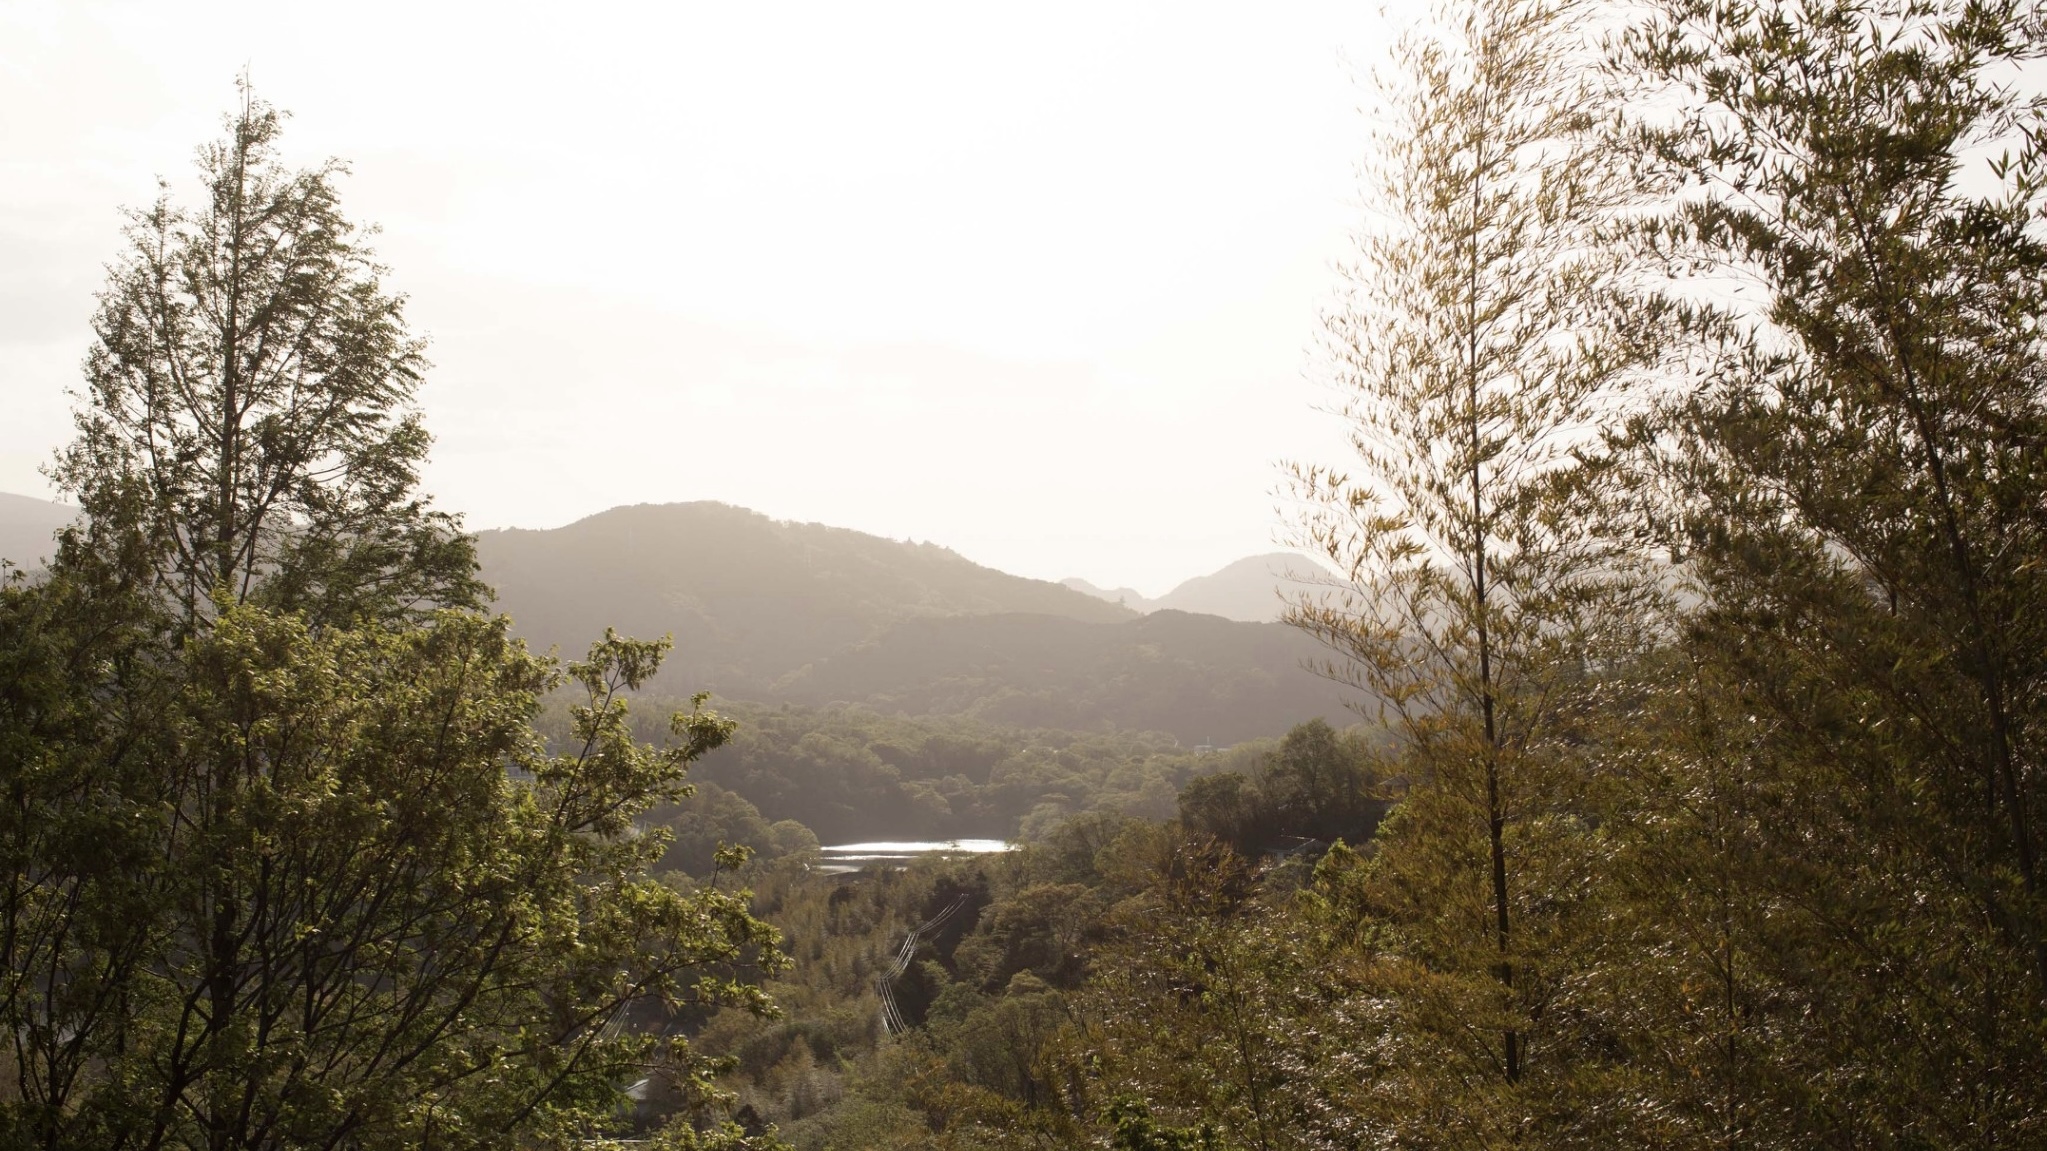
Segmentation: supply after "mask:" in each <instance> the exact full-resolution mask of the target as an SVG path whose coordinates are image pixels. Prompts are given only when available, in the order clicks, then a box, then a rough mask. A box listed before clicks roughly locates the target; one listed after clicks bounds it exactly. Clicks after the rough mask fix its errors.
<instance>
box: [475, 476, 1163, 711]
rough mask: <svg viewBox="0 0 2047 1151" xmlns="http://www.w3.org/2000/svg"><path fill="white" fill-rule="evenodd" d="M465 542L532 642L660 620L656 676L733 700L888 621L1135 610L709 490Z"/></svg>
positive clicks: (1092, 617)
mask: <svg viewBox="0 0 2047 1151" xmlns="http://www.w3.org/2000/svg"><path fill="white" fill-rule="evenodd" d="M477 554H478V556H479V558H480V559H481V561H482V564H483V578H484V580H485V581H486V582H488V583H490V584H491V585H492V586H493V587H495V588H496V589H497V592H498V608H499V610H501V611H504V612H505V613H507V614H509V615H510V616H511V617H512V620H513V626H514V628H515V629H516V630H517V631H518V632H519V634H520V635H522V636H524V637H525V638H526V639H527V640H528V641H529V642H531V643H534V644H536V645H537V646H541V647H546V646H549V645H559V646H560V647H561V648H562V651H563V653H564V654H565V655H578V654H580V653H581V650H582V646H583V645H585V644H587V643H589V641H590V640H591V639H593V638H595V637H597V636H599V635H602V634H603V631H604V628H606V627H615V628H617V629H618V630H619V631H620V632H621V633H624V634H629V635H640V636H658V635H662V634H664V633H669V632H672V633H674V635H675V653H674V655H673V656H672V657H671V658H670V661H669V665H668V669H667V670H665V671H664V673H663V679H664V680H665V681H667V682H669V683H672V684H675V685H677V686H682V685H683V684H687V683H695V684H697V685H699V686H701V687H704V688H706V689H708V690H713V691H717V692H719V693H721V694H726V695H732V696H736V697H745V698H762V697H763V696H764V693H765V692H766V691H767V689H768V688H769V687H770V686H771V685H772V684H773V683H774V682H775V681H777V680H779V679H780V678H781V677H783V676H785V675H787V674H789V673H791V672H793V671H796V670H798V669H800V668H802V667H804V666H805V665H807V664H809V663H812V662H813V661H816V660H819V659H823V658H825V657H826V656H829V655H832V654H834V653H836V652H838V651H840V650H842V649H844V648H846V647H848V646H851V645H853V644H856V643H860V642H862V641H865V640H868V639H871V638H873V637H874V636H875V635H876V634H878V633H879V632H880V631H881V630H882V629H884V628H885V627H887V626H889V625H890V624H893V623H896V622H898V621H900V620H905V619H913V618H919V617H943V616H954V615H977V614H995V613H1012V612H1020V613H1027V614H1033V615H1044V616H1052V617H1058V618H1065V619H1075V620H1083V621H1093V622H1097V623H1110V622H1116V621H1121V620H1128V619H1132V618H1135V615H1136V613H1134V612H1132V611H1129V610H1127V609H1124V608H1119V607H1117V606H1115V605H1114V604H1110V603H1104V602H1102V601H1100V600H1096V599H1093V598H1091V597H1088V596H1084V595H1081V594H1080V593H1078V592H1076V591H1074V590H1072V589H1071V588H1065V587H1061V586H1060V585H1058V584H1055V583H1051V582H1048V581H1045V580H1032V579H1025V578H1023V577H1021V576H1013V575H1010V574H1008V573H1006V572H1000V571H996V570H995V569H993V568H987V567H982V566H981V565H979V564H976V563H974V562H973V561H971V560H968V559H966V558H965V557H963V556H960V555H959V554H958V553H956V552H953V551H951V550H949V549H947V548H943V547H939V546H937V545H935V544H911V543H905V542H901V541H897V540H890V539H883V538H881V537H879V536H872V535H868V534H866V533H864V532H857V531H852V530H849V529H846V528H834V527H827V526H825V525H823V524H814V523H794V522H789V521H784V520H775V519H770V518H769V517H767V516H765V515H762V514H760V513H759V512H754V511H748V510H747V509H745V508H737V507H732V506H731V505H728V504H721V503H712V502H698V503H681V504H635V505H632V506H629V507H619V508H613V509H611V510H610V511H606V512H600V513H598V514H597V515H594V516H589V517H587V518H585V519H581V520H577V521H576V522H575V523H572V524H569V525H567V526H566V527H560V528H554V529H550V530H545V531H534V530H524V529H510V530H503V531H487V532H482V533H479V534H478V536H477Z"/></svg>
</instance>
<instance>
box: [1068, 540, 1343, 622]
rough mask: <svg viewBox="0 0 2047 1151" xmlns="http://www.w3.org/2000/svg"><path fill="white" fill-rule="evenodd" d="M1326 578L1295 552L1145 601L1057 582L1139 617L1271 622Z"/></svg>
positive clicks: (1077, 582)
mask: <svg viewBox="0 0 2047 1151" xmlns="http://www.w3.org/2000/svg"><path fill="white" fill-rule="evenodd" d="M1330 578H1332V573H1331V572H1330V571H1329V569H1328V568H1327V567H1325V566H1323V565H1322V564H1321V563H1320V562H1318V561H1316V560H1313V559H1310V558H1308V557H1307V556H1304V555H1300V554H1298V553H1295V552H1273V553H1271V554H1270V555H1262V556H1248V557H1246V558H1244V559H1240V560H1238V561H1236V562H1235V563H1232V564H1228V565H1226V566H1225V567H1223V568H1222V569H1221V570H1220V571H1216V572H1212V573H1210V574H1208V575H1205V576H1195V577H1194V578H1193V579H1190V580H1187V581H1186V582H1184V583H1182V584H1180V585H1179V586H1178V587H1176V588H1174V589H1173V590H1172V591H1169V592H1167V593H1166V594H1164V595H1162V596H1160V597H1159V598H1157V599H1147V598H1145V597H1144V596H1142V595H1140V594H1138V593H1137V592H1136V591H1135V590H1133V589H1131V588H1127V587H1119V588H1100V587H1096V586H1095V585H1094V584H1091V583H1089V582H1088V581H1086V580H1084V579H1066V580H1061V581H1060V582H1061V583H1063V584H1065V585H1066V586H1067V587H1070V588H1072V589H1073V590H1075V591H1077V592H1081V593H1082V594H1085V595H1091V596H1094V597H1095V598H1096V599H1102V600H1107V601H1109V602H1110V603H1120V604H1122V605H1123V606H1125V607H1129V608H1134V609H1136V610H1137V611H1141V612H1154V611H1185V612H1196V613H1200V614H1203V615H1219V616H1221V617H1223V618H1224V619H1234V620H1242V621H1245V622H1247V623H1271V622H1275V621H1277V620H1278V619H1279V617H1280V612H1281V610H1282V609H1283V607H1284V606H1285V600H1284V599H1283V598H1282V597H1283V596H1293V595H1296V594H1299V593H1301V592H1304V591H1310V590H1311V589H1312V588H1314V587H1315V586H1316V585H1317V583H1318V582H1320V581H1323V580H1327V579H1330Z"/></svg>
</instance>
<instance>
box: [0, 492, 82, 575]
mask: <svg viewBox="0 0 2047 1151" xmlns="http://www.w3.org/2000/svg"><path fill="white" fill-rule="evenodd" d="M77 518H78V509H77V508H75V507H72V506H71V505H69V504H60V503H54V502H52V501H50V500H39V499H36V498H35V497H33V496H17V495H11V494H9V493H7V492H0V559H4V560H7V561H8V562H9V563H12V564H13V565H14V566H15V567H18V568H22V569H24V570H28V571H33V570H34V569H36V568H39V567H41V566H43V565H44V564H45V563H47V562H48V561H49V558H50V557H51V556H52V555H54V554H56V551H57V545H56V542H55V540H54V539H53V538H52V537H54V536H55V535H56V534H57V531H58V530H59V529H61V528H64V527H67V526H69V525H70V523H71V521H72V520H75V519H77Z"/></svg>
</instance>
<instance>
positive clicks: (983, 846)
mask: <svg viewBox="0 0 2047 1151" xmlns="http://www.w3.org/2000/svg"><path fill="white" fill-rule="evenodd" d="M1009 848H1010V844H1009V841H1008V840H1003V839H946V840H915V839H911V840H881V841H877V842H874V843H841V844H836V845H834V846H831V847H825V848H821V849H820V850H821V851H822V852H823V854H824V860H823V862H821V863H819V864H818V868H817V869H818V870H819V871H823V872H827V873H830V874H843V873H845V872H848V871H858V870H860V869H861V868H863V867H873V866H875V865H877V864H879V865H881V866H883V867H901V866H903V865H904V864H907V863H909V862H911V861H912V860H916V859H922V858H923V857H925V856H927V855H992V854H994V853H996V852H1001V851H1008V850H1009Z"/></svg>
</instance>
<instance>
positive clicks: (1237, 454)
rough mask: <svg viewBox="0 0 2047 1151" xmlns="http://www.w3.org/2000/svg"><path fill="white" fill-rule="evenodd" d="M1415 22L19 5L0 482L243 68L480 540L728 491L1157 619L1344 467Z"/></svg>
mask: <svg viewBox="0 0 2047 1151" xmlns="http://www.w3.org/2000/svg"><path fill="white" fill-rule="evenodd" d="M1413 7H1414V5H1413V4H1412V3H1410V4H1409V5H1407V7H1406V10H1412V8H1413ZM1395 12H1396V14H1395V15H1394V16H1392V17H1388V16H1383V15H1381V14H1380V13H1379V12H1377V11H1376V10H1375V8H1374V6H1373V5H1371V4H1359V3H1321V2H1315V3H1309V2H1300V3H1287V2H1284V0H1268V2H1266V3H1257V4H1250V3H1242V4H1228V5H1209V4H1195V3H1187V2H1177V3H1143V4H1140V3H1119V2H1112V0H1095V2H1091V3H1072V4H1069V3H1056V2H1055V3H1048V2H1037V3H1031V4H1011V5H1002V6H997V5H985V4H982V5H977V4H963V3H958V2H957V0H954V2H952V3H933V4H921V5H920V4H898V3H888V4H881V3H862V4H848V3H843V2H840V3H817V4H770V3H744V4H741V3H723V4H702V3H648V4H635V3H589V2H585V3H579V4H561V3H556V4H548V5H540V4H526V3H502V2H500V3H467V4H435V3H429V2H424V0H411V2H408V3H385V2H381V0H379V2H361V0H358V2H354V3H350V4H346V5H335V4H310V3H286V2H280V0H268V2H263V3H212V2H207V3H199V2H189V3H188V2H176V3H171V2H164V0H155V2H147V3H141V2H138V3H111V2H100V3H95V2H81V0H0V491H13V492H20V493H23V494H29V495H48V494H49V492H48V488H47V485H46V484H45V482H44V481H43V479H42V477H41V475H40V474H39V473H38V470H37V469H38V467H39V465H41V464H42V463H43V462H44V461H45V460H47V459H48V458H49V456H50V453H51V452H52V450H53V449H54V448H55V447H56V446H57V445H58V444H59V443H61V442H62V441H63V440H64V439H66V438H67V437H68V435H69V416H68V409H69V404H70V400H69V399H68V398H67V396H66V395H65V390H66V389H67V388H68V387H70V386H71V385H72V384H73V382H74V380H75V379H76V378H77V365H78V363H79V361H80V360H81V358H82V357H83V355H84V352H85V348H86V343H87V339H88V334H89V333H88V328H87V323H86V321H87V318H88V316H89V314H90V312H91V308H92V292H93V291H94V289H95V288H96V286H97V285H98V283H99V280H100V278H101V276H102V274H103V272H102V268H103V266H104V265H105V264H106V263H107V262H108V261H109V260H111V259H112V258H114V256H115V255H116V253H117V251H118V247H119V239H118V228H119V225H120V217H119V215H118V212H117V209H118V208H119V207H121V206H123V205H139V204H142V203H144V202H146V201H147V200H149V199H150V198H151V197H152V195H153V193H154V188H155V184H154V180H155V178H156V177H157V176H159V175H161V176H163V177H165V178H167V179H169V180H170V181H171V182H172V186H173V188H174V190H176V191H178V192H179V193H184V194H189V191H190V189H191V188H192V186H193V180H192V165H191V157H192V154H193V151H194V149H195V148H196V147H197V146H198V145H199V144H200V143H201V142H202V141H204V140H206V139H209V138H211V137H212V136H214V135H215V134H216V133H217V132H218V130H219V129H218V123H219V118H220V116H221V115H222V114H223V113H224V112H225V111H226V110H227V109H228V108H229V107H230V105H231V104H232V103H233V100H234V88H233V79H234V76H235V74H236V73H237V72H238V71H239V70H241V69H242V68H243V67H244V66H246V67H248V69H249V70H250V72H251V74H252V75H253V78H254V80H255V83H256V87H257V90H258V92H259V94H261V95H262V96H263V97H265V98H266V99H268V100H269V101H271V102H272V103H273V104H276V105H278V106H279V107H281V108H285V109H288V110H289V111H290V112H291V113H292V115H293V118H292V120H291V122H290V125H289V126H288V128H287V130H286V134H285V139H284V145H285V151H286V153H287V155H288V156H290V157H291V158H292V159H293V160H294V161H297V162H301V163H311V162H314V161H317V160H319V159H321V158H323V157H325V156H328V155H335V156H340V157H342V158H344V159H347V160H348V161H350V162H351V163H352V165H353V167H354V175H353V176H351V177H350V178H349V179H348V180H347V181H346V182H345V184H344V185H343V205H344V208H345V210H346V211H347V212H348V213H349V214H350V215H351V217H352V218H354V219H356V220H358V221H362V222H372V223H376V224H380V225H381V226H382V227H383V230H384V234H383V236H382V237H381V238H380V239H379V240H378V241H377V249H378V252H379V254H380V256H381V257H382V259H383V261H384V262H385V263H387V264H389V265H390V266H391V268H392V277H391V279H392V282H393V283H394V285H395V286H396V287H398V288H399V289H401V290H403V291H405V292H407V293H409V294H410V296H411V304H410V307H409V310H408V316H409V319H410V322H411V324H412V326H413V328H414V329H415V330H416V331H420V332H423V333H425V334H427V335H428V336H430V337H431V339H432V341H433V345H432V357H433V360H434V362H435V365H436V367H435V370H434V371H433V373H432V374H431V375H430V377H429V381H428V384H427V386H426V387H425V388H424V390H423V392H422V394H421V397H420V398H421V401H422V403H423V405H424V407H425V409H426V413H427V421H428V425H429V427H430V428H431V429H432V430H433V431H434V432H435V434H436V435H437V437H438V441H439V442H438V444H437V446H436V449H435V455H434V463H433V466H432V468H431V469H430V471H429V473H428V477H427V478H428V486H429V488H430V490H432V491H433V492H434V493H435V494H436V495H437V497H438V499H439V501H440V502H441V504H442V505H443V506H446V507H449V508H451V509H453V510H456V511H460V512H463V513H464V514H466V515H467V517H468V520H469V524H470V526H471V527H474V528H487V527H501V526H522V527H547V526H553V525H556V524H561V523H565V522H567V521H569V520H572V519H575V518H578V517H580V516H583V515H587V514H589V513H591V512H595V511H599V510H602V509H604V508H607V507H611V506H613V505H616V504H621V503H636V502H663V501H670V500H691V499H719V500H725V501H728V502H731V503H736V504H741V505H744V506H747V507H751V508H755V509H757V510H760V511H763V512H766V513H768V514H770V515H774V516H777V517H780V518H787V519H803V520H818V521H822V522H825V523H830V524H835V525H840V526H844V527H852V528H858V529H861V530H864V531H870V532H875V533H877V534H881V535H887V536H893V537H897V538H902V537H911V538H915V539H920V540H921V539H928V540H933V541H936V542H938V543H942V544H945V545H947V546H950V547H952V548H954V549H956V550H958V551H959V552H961V553H962V554H964V555H966V556H968V557H969V558H971V559H974V560H977V561H979V562H982V563H986V564H990V565H993V566H995V567H999V568H1002V569H1004V570H1008V571H1013V572H1017V573H1019V574H1024V575H1031V576H1038V577H1043V578H1051V579H1056V578H1060V577H1063V576H1069V575H1078V576H1084V577H1086V578H1088V579H1090V580H1093V581H1094V582H1096V583H1098V584H1102V585H1104V586H1118V585H1128V586H1133V587H1135V588H1137V589H1138V590H1140V591H1142V592H1144V593H1146V594H1150V595H1156V594H1159V593H1161V592H1163V591H1165V590H1166V589H1168V588H1169V587H1171V586H1172V585H1173V584H1175V583H1177V582H1179V581H1180V580H1181V579H1184V578H1186V577H1188V576H1192V575H1197V574H1202V573H1204V572H1207V571H1210V570H1213V569H1215V568H1217V567H1220V566H1222V565H1223V564H1224V563H1226V562H1228V561H1230V560H1232V559H1235V558H1238V557H1240V556H1244V555H1248V554H1253V553H1257V552H1263V551H1269V550H1272V549H1273V545H1274V542H1275V532H1276V531H1277V530H1279V528H1280V526H1281V523H1280V518H1279V516H1278V514H1276V512H1275V505H1276V504H1277V502H1278V500H1277V498H1276V497H1275V496H1274V494H1273V492H1274V489H1275V487H1276V485H1277V482H1278V473H1277V470H1276V462H1277V461H1278V460H1280V459H1282V458H1304V459H1323V460H1332V459H1340V458H1341V456H1340V450H1341V429H1340V428H1339V427H1338V426H1337V425H1336V424H1335V422H1334V420H1333V418H1332V417H1329V416H1327V415H1323V414H1320V413H1318V412H1316V411H1315V410H1314V405H1315V404H1316V403H1318V402H1320V401H1321V400H1323V399H1324V398H1325V397H1324V395H1323V393H1322V392H1321V391H1320V389H1319V387H1318V386H1317V385H1316V384H1314V383H1313V382H1312V376H1313V373H1312V371H1311V370H1310V369H1311V365H1310V358H1309V349H1310V347H1311V345H1312V344H1313V341H1314V338H1315V333H1316V328H1317V320H1316V316H1317V312H1318V309H1319V308H1320V307H1321V305H1322V304H1323V303H1324V302H1325V301H1326V300H1327V299H1328V298H1329V295H1330V292H1331V289H1332V288H1333V286H1334V284H1335V278H1334V274H1333V273H1332V271H1331V265H1332V263H1333V262H1334V261H1336V260H1338V259H1340V258H1342V257H1343V256H1344V255H1345V253H1346V248H1347V241H1346V236H1347V233H1348V231H1349V230H1350V228H1351V227H1352V225H1353V224H1354V222H1355V221H1356V220H1357V218H1358V207H1357V203H1356V200H1357V191H1356V187H1357V185H1356V179H1355V174H1354V172H1355V166H1356V163H1357V161H1358V160H1359V159H1360V157H1361V155H1362V153H1363V149H1364V146H1365V142H1366V134H1367V124H1366V122H1365V120H1364V118H1363V117H1362V116H1361V115H1360V114H1359V113H1358V112H1357V111H1356V108H1357V105H1358V104H1359V103H1360V102H1361V100H1363V99H1364V98H1365V96H1364V91H1365V90H1364V88H1363V87H1362V86H1361V85H1359V84H1358V83H1357V82H1356V80H1355V77H1356V76H1357V75H1358V74H1361V73H1363V72H1365V71H1367V70H1369V69H1370V68H1371V67H1372V66H1373V65H1375V64H1376V63H1377V62H1378V61H1379V59H1380V58H1381V56H1382V55H1383V52H1384V47H1385V45H1386V44H1387V43H1388V42H1389V41H1390V39H1391V37H1392V35H1393V31H1392V29H1393V27H1394V21H1397V20H1399V19H1403V18H1404V16H1403V15H1401V13H1402V12H1403V9H1402V8H1401V7H1400V6H1396V9H1395Z"/></svg>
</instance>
